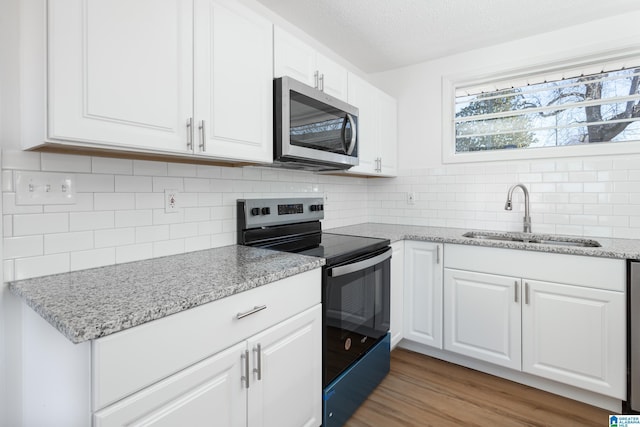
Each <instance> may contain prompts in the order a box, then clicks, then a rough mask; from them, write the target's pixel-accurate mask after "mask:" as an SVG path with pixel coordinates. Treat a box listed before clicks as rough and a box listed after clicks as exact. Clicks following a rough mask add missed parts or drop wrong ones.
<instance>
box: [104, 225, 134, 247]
mask: <svg viewBox="0 0 640 427" xmlns="http://www.w3.org/2000/svg"><path fill="white" fill-rule="evenodd" d="M94 238H95V247H96V248H106V247H117V246H125V245H132V244H134V243H135V242H136V229H135V228H133V227H129V228H116V229H115V230H96V231H94Z"/></svg>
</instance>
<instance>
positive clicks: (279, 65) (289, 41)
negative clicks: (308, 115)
mask: <svg viewBox="0 0 640 427" xmlns="http://www.w3.org/2000/svg"><path fill="white" fill-rule="evenodd" d="M273 31H274V34H273V49H274V58H273V60H274V64H273V69H274V77H282V76H289V77H293V78H294V79H296V80H298V81H301V82H302V83H306V84H308V85H309V86H311V87H315V88H317V85H318V81H317V75H316V72H317V71H318V68H317V64H316V52H315V50H314V49H313V48H312V47H311V46H309V45H308V44H306V43H304V42H303V41H301V40H300V39H298V38H296V37H294V36H293V35H291V34H289V33H287V32H286V31H284V30H283V29H282V28H279V27H275V28H274V30H273Z"/></svg>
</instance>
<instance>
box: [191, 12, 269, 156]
mask: <svg viewBox="0 0 640 427" xmlns="http://www.w3.org/2000/svg"><path fill="white" fill-rule="evenodd" d="M195 5H196V6H195V7H196V10H195V36H194V48H195V52H196V53H195V70H194V72H195V94H194V96H195V106H196V107H195V114H194V115H195V129H194V131H195V138H194V139H195V145H196V147H195V148H194V149H195V152H196V153H200V154H203V155H208V156H213V157H215V158H219V159H225V160H241V161H242V160H246V161H252V162H265V163H270V162H272V161H273V146H272V140H273V116H272V109H273V101H272V100H273V50H272V49H273V43H272V24H271V22H269V21H268V20H266V19H265V18H263V17H261V16H260V15H258V14H256V13H255V12H253V11H251V10H249V9H247V8H246V7H244V6H243V5H242V4H240V3H239V2H237V1H232V0H196V2H195Z"/></svg>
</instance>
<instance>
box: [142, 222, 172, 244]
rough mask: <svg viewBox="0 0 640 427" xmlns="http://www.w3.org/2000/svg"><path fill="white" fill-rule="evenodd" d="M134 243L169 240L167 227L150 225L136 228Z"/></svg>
mask: <svg viewBox="0 0 640 427" xmlns="http://www.w3.org/2000/svg"><path fill="white" fill-rule="evenodd" d="M135 230H136V243H148V242H159V241H161V240H169V225H151V226H148V227H136V228H135Z"/></svg>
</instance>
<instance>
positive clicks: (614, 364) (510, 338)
mask: <svg viewBox="0 0 640 427" xmlns="http://www.w3.org/2000/svg"><path fill="white" fill-rule="evenodd" d="M445 250H446V251H447V258H446V260H445V272H444V278H445V280H444V288H445V291H444V312H445V316H444V334H445V344H444V348H445V350H448V351H451V352H455V353H459V354H462V355H465V356H469V357H473V358H475V359H478V360H483V361H486V362H491V363H494V364H497V365H501V366H505V367H509V368H513V369H517V370H522V371H524V372H527V373H530V374H534V375H536V376H539V377H544V378H547V379H550V380H554V381H557V382H560V383H564V384H569V385H572V386H575V387H579V388H582V389H585V390H589V391H592V392H596V393H599V394H602V395H605V396H610V397H613V398H618V399H622V400H624V399H626V320H625V319H626V314H625V313H626V306H625V304H626V303H625V301H626V297H625V292H624V289H625V280H626V276H625V274H626V273H625V272H626V266H625V261H624V260H613V259H605V258H594V257H585V256H576V255H564V254H551V253H540V252H526V251H517V250H507V249H495V248H478V247H471V246H462V245H446V247H445ZM519 272H520V273H521V274H518V273H519ZM493 273H499V274H493ZM405 336H406V334H405Z"/></svg>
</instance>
